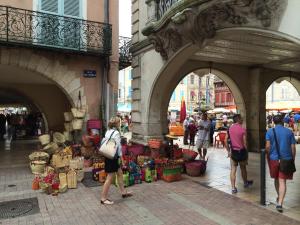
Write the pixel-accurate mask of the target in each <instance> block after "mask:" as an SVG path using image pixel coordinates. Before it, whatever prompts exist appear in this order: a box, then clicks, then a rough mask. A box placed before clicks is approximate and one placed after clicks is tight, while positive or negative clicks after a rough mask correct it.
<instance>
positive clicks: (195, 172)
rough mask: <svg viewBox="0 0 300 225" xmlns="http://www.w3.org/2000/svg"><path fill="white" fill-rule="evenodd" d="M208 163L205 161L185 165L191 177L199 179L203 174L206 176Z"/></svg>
mask: <svg viewBox="0 0 300 225" xmlns="http://www.w3.org/2000/svg"><path fill="white" fill-rule="evenodd" d="M206 163H207V161H205V160H196V161H194V162H187V163H185V168H186V173H187V175H189V176H191V177H198V176H200V175H201V174H204V173H205V171H206Z"/></svg>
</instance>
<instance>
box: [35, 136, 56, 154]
mask: <svg viewBox="0 0 300 225" xmlns="http://www.w3.org/2000/svg"><path fill="white" fill-rule="evenodd" d="M50 140H51V137H50V135H49V134H43V135H41V136H39V141H40V142H41V145H42V146H43V150H44V151H45V152H47V153H48V154H49V155H52V154H53V153H54V152H55V151H56V150H57V149H58V145H57V143H55V142H50Z"/></svg>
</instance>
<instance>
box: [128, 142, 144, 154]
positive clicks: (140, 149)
mask: <svg viewBox="0 0 300 225" xmlns="http://www.w3.org/2000/svg"><path fill="white" fill-rule="evenodd" d="M128 152H129V153H132V154H133V155H135V156H138V155H143V154H144V145H131V146H130V145H128Z"/></svg>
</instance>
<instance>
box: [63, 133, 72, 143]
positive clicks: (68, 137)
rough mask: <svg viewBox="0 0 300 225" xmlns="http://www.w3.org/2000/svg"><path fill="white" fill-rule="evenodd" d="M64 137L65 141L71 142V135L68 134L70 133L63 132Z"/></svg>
mask: <svg viewBox="0 0 300 225" xmlns="http://www.w3.org/2000/svg"><path fill="white" fill-rule="evenodd" d="M64 136H65V139H66V141H72V140H73V137H72V134H71V133H70V131H64Z"/></svg>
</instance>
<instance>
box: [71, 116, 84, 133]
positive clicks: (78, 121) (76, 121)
mask: <svg viewBox="0 0 300 225" xmlns="http://www.w3.org/2000/svg"><path fill="white" fill-rule="evenodd" d="M72 127H73V129H74V130H81V129H82V127H83V120H81V119H74V120H72Z"/></svg>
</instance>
